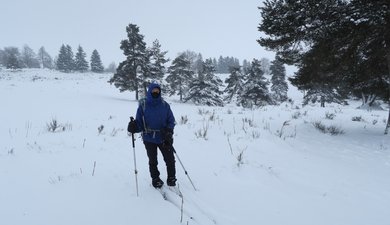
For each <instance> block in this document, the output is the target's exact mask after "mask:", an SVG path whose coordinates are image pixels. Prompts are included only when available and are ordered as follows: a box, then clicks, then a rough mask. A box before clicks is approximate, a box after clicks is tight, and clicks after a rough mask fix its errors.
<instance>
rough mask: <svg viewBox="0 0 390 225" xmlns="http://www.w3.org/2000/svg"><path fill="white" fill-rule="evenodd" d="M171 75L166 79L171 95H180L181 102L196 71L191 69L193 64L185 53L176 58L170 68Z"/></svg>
mask: <svg viewBox="0 0 390 225" xmlns="http://www.w3.org/2000/svg"><path fill="white" fill-rule="evenodd" d="M168 73H169V75H168V76H167V78H166V82H167V84H168V87H167V89H168V90H167V92H168V94H169V95H174V94H176V93H177V94H178V95H179V96H180V101H183V95H185V90H186V89H188V84H189V83H190V82H191V80H192V79H193V75H194V71H193V70H192V69H191V62H190V60H189V59H187V57H186V55H185V54H184V53H182V54H180V55H179V56H178V57H176V58H175V59H174V60H173V62H172V65H171V66H170V67H169V68H168Z"/></svg>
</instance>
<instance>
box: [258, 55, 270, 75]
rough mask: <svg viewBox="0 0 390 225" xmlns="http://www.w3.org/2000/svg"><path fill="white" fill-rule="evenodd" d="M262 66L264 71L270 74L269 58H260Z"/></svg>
mask: <svg viewBox="0 0 390 225" xmlns="http://www.w3.org/2000/svg"><path fill="white" fill-rule="evenodd" d="M260 64H261V68H262V70H263V71H264V74H270V72H271V70H270V66H271V65H270V62H269V59H268V58H261V59H260Z"/></svg>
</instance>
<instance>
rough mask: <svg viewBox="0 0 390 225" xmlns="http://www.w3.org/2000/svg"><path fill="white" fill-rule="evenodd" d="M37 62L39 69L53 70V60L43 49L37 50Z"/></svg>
mask: <svg viewBox="0 0 390 225" xmlns="http://www.w3.org/2000/svg"><path fill="white" fill-rule="evenodd" d="M38 61H39V63H40V67H41V68H48V69H53V68H54V66H53V59H52V58H51V56H50V55H49V53H47V52H46V50H45V48H44V47H43V46H42V47H41V48H40V49H39V50H38Z"/></svg>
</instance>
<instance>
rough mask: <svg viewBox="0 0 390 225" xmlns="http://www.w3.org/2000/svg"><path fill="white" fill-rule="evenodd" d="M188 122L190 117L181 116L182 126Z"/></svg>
mask: <svg viewBox="0 0 390 225" xmlns="http://www.w3.org/2000/svg"><path fill="white" fill-rule="evenodd" d="M187 122H188V116H187V115H185V116H181V117H180V122H179V123H180V124H182V125H183V124H186V123H187Z"/></svg>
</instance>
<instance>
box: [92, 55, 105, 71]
mask: <svg viewBox="0 0 390 225" xmlns="http://www.w3.org/2000/svg"><path fill="white" fill-rule="evenodd" d="M91 71H92V72H94V73H103V72H104V66H103V64H102V60H101V59H100V54H99V52H98V51H97V50H96V49H95V50H93V51H92V55H91Z"/></svg>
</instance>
